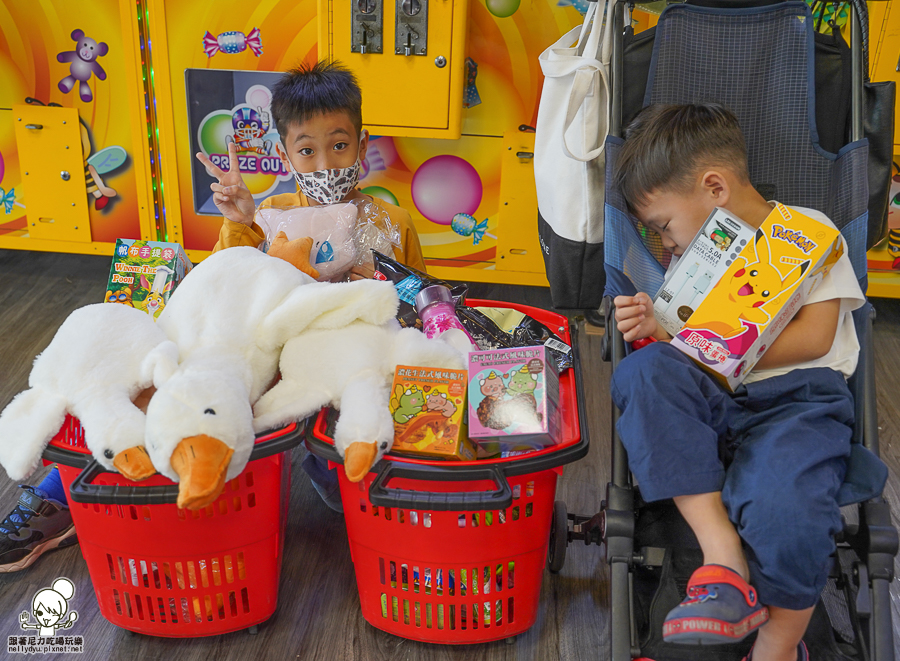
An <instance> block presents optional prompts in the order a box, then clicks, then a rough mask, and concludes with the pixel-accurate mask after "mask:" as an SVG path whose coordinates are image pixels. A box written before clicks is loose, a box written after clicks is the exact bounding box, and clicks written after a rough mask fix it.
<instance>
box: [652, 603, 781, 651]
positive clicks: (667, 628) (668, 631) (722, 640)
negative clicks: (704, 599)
mask: <svg viewBox="0 0 900 661" xmlns="http://www.w3.org/2000/svg"><path fill="white" fill-rule="evenodd" d="M768 619H769V612H768V610H766V609H762V610H760V611H757V612H756V613H753V614H752V615H749V616H748V617H746V618H744V619H743V620H741V621H740V622H736V623H734V624H732V623H731V622H724V621H722V620H716V619H713V618H706V617H685V618H680V619H677V620H669V621H668V622H666V623H665V624H664V625H663V640H664V641H665V642H667V643H678V644H683V645H725V644H728V643H736V642H738V641H741V640H743V639H744V638H746V637H747V636H749V635H750V634H751V633H753V632H754V631H756V630H757V629H759V628H760V627H761V626H762V625H763V624H765V623H766V621H767V620H768Z"/></svg>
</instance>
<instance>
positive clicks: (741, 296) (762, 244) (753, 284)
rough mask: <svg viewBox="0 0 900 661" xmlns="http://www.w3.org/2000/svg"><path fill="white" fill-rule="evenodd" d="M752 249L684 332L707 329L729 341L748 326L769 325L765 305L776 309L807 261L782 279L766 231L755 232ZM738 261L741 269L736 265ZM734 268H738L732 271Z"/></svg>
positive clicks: (793, 285)
mask: <svg viewBox="0 0 900 661" xmlns="http://www.w3.org/2000/svg"><path fill="white" fill-rule="evenodd" d="M752 247H753V252H754V253H755V254H753V255H751V256H750V257H749V258H748V257H747V256H745V255H744V254H742V255H741V256H739V257H738V258H737V259H736V260H735V263H734V264H733V265H732V266H731V267H730V268H729V269H728V271H727V272H726V273H725V275H724V276H723V277H722V279H721V280H720V281H719V282H718V284H716V286H715V287H713V289H712V291H711V292H710V293H709V295H708V296H707V299H706V301H707V303H706V305H703V306H701V307H700V308H699V309H698V310H697V311H696V312H694V314H693V315H692V316H691V317H690V319H688V322H687V323H686V324H685V329H692V330H708V331H712V332H713V333H715V334H716V335H718V336H719V337H721V338H723V339H729V338H732V337H736V336H738V335H740V334H742V333H744V332H745V331H746V330H747V328H748V327H747V325H746V324H747V323H751V324H756V325H757V326H765V325H766V324H768V323H769V321H770V319H771V315H770V314H769V312H767V311H766V306H771V308H770V309H773V310H775V309H776V308H777V304H775V305H772V304H773V302H775V301H778V300H780V299H782V298H783V297H784V296H789V295H790V292H793V291H794V288H795V286H796V285H797V284H798V283H799V282H800V280H801V278H802V277H803V274H804V273H806V271H807V269H809V266H810V260H809V259H807V260H804V261H800V263H799V264H798V265H796V266H795V267H794V268H792V269H791V270H790V271H789V272H788V273H787V275H784V276H783V275H782V274H781V272H780V271H779V270H778V269H777V268H775V266H773V265H772V264H771V263H770V252H769V240H768V238H767V237H766V234H765V232H763V231H762V230H757V231H756V235H755V236H754V239H753V244H752ZM744 252H746V249H745V251H744ZM751 259H755V260H756V261H751ZM741 260H743V262H744V265H743V266H739V262H740V261H741ZM798 261H799V260H798ZM735 266H738V268H737V269H735Z"/></svg>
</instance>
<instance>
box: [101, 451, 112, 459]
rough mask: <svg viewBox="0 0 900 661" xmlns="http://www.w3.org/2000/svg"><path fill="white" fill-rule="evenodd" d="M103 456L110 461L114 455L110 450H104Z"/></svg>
mask: <svg viewBox="0 0 900 661" xmlns="http://www.w3.org/2000/svg"><path fill="white" fill-rule="evenodd" d="M103 456H104V457H106V458H107V459H112V458H113V457H114V456H115V455H114V454H113V451H112V450H104V451H103Z"/></svg>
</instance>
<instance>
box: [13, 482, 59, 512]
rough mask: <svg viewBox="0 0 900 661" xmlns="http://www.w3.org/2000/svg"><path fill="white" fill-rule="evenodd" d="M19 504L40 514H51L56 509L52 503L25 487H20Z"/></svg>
mask: <svg viewBox="0 0 900 661" xmlns="http://www.w3.org/2000/svg"><path fill="white" fill-rule="evenodd" d="M19 505H21V506H22V507H25V508H27V509H29V510H31V511H32V512H34V513H35V514H40V515H41V516H43V515H45V514H51V513H52V512H53V511H54V510H56V506H55V505H54V504H53V503H50V502H47V501H46V500H44V499H43V498H41V497H40V496H38V495H37V494H35V493H32V492H31V491H30V490H29V489H26V488H25V487H22V493H20V494H19Z"/></svg>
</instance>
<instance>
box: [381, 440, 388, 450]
mask: <svg viewBox="0 0 900 661" xmlns="http://www.w3.org/2000/svg"><path fill="white" fill-rule="evenodd" d="M381 449H382V450H387V441H382V443H381Z"/></svg>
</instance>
